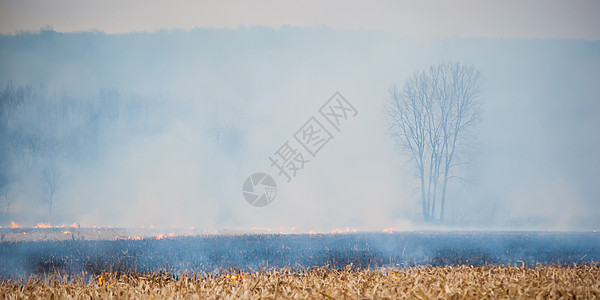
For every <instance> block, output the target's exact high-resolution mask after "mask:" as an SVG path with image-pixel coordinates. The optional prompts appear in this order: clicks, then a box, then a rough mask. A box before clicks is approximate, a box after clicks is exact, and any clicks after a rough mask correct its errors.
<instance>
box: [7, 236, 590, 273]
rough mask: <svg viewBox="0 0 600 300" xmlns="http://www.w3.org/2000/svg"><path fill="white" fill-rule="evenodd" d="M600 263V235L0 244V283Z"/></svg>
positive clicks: (212, 238)
mask: <svg viewBox="0 0 600 300" xmlns="http://www.w3.org/2000/svg"><path fill="white" fill-rule="evenodd" d="M598 261H600V233H593V232H587V233H581V232H399V233H393V234H387V233H350V234H316V235H309V234H250V235H205V236H180V237H171V238H165V239H160V240H158V239H155V238H146V239H142V240H81V239H65V240H46V241H3V242H0V277H4V278H7V277H23V276H29V275H31V274H47V273H55V272H58V273H60V274H63V275H84V276H89V275H97V274H100V273H101V272H116V273H145V272H160V271H165V272H169V273H171V274H180V273H182V272H219V271H220V270H226V269H230V268H234V269H239V270H244V271H254V270H258V269H259V268H261V269H268V268H284V267H289V268H292V269H302V268H310V267H315V266H318V267H322V266H329V267H332V268H344V267H346V266H348V265H351V266H352V267H353V268H377V267H383V266H391V267H409V266H417V265H432V266H447V265H473V266H480V265H487V264H505V265H518V266H520V265H523V264H524V265H529V266H534V265H536V264H544V265H556V264H558V265H572V264H584V263H597V262H598Z"/></svg>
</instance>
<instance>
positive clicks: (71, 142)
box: [0, 83, 164, 223]
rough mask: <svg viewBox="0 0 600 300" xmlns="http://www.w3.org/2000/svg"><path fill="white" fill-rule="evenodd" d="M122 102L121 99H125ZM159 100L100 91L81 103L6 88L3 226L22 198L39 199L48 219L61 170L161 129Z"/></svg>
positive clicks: (1, 102)
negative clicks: (128, 140) (14, 205)
mask: <svg viewBox="0 0 600 300" xmlns="http://www.w3.org/2000/svg"><path fill="white" fill-rule="evenodd" d="M125 98H127V99H125ZM161 101H162V100H160V99H158V100H157V99H141V98H136V97H123V96H122V95H120V93H119V92H118V91H114V90H100V91H99V92H98V93H97V95H94V96H90V97H87V98H77V97H71V96H70V95H69V94H68V93H66V92H64V91H63V92H59V91H50V90H47V89H45V88H44V87H34V86H30V85H29V86H14V85H13V84H10V83H9V84H7V85H6V86H5V87H4V88H3V89H2V90H1V92H0V145H1V147H0V165H1V167H0V199H1V201H2V202H1V205H2V210H1V214H0V216H2V219H4V220H2V221H3V223H5V222H6V221H10V220H9V219H8V218H10V217H11V205H13V204H14V202H15V201H18V199H20V198H23V197H26V196H27V197H28V198H31V197H34V198H38V199H39V204H40V205H45V206H46V207H47V212H48V218H51V215H52V204H53V201H54V199H53V198H54V194H55V192H56V191H57V189H58V188H59V187H60V186H61V184H62V180H61V179H62V177H63V176H62V174H63V172H64V170H63V168H64V166H67V165H85V164H95V163H97V162H98V158H99V157H100V156H101V155H102V153H103V150H104V147H105V145H106V144H107V143H108V142H110V143H111V144H113V143H119V142H124V141H126V140H127V139H129V138H131V137H132V136H135V135H139V134H151V133H152V132H156V131H157V130H160V128H161V126H162V125H163V124H162V123H161V121H160V120H159V119H157V118H152V115H153V113H154V112H156V111H158V110H162V109H164V105H162V104H161V103H163V104H164V101H162V102H161Z"/></svg>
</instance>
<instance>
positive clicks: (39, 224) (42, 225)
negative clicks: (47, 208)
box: [33, 223, 52, 228]
mask: <svg viewBox="0 0 600 300" xmlns="http://www.w3.org/2000/svg"><path fill="white" fill-rule="evenodd" d="M33 228H52V225H50V224H45V223H37V225H35V227H33Z"/></svg>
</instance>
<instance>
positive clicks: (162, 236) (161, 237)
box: [156, 234, 165, 240]
mask: <svg viewBox="0 0 600 300" xmlns="http://www.w3.org/2000/svg"><path fill="white" fill-rule="evenodd" d="M164 238H165V236H164V235H162V234H159V235H157V236H156V239H157V240H162V239H164Z"/></svg>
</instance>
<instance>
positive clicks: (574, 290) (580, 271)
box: [0, 265, 600, 299]
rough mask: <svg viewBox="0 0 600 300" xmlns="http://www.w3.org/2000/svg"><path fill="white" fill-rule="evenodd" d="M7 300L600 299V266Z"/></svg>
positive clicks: (15, 291)
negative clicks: (243, 299) (123, 299)
mask: <svg viewBox="0 0 600 300" xmlns="http://www.w3.org/2000/svg"><path fill="white" fill-rule="evenodd" d="M0 294H1V295H2V296H1V298H2V299H30V298H38V299H100V298H101V299H122V298H126V299H228V298H245V299H277V298H279V299H435V298H445V299H535V298H537V299H559V298H563V299H575V298H577V299H598V298H600V267H599V266H598V265H579V266H562V267H555V266H552V267H549V266H538V267H535V268H529V267H514V266H484V267H469V266H458V267H431V266H426V267H415V268H403V269H399V270H392V269H387V270H376V271H373V270H352V269H350V268H347V269H343V270H335V269H331V268H317V269H310V270H304V271H291V270H288V269H280V270H269V271H264V272H255V273H240V272H235V271H233V270H232V271H231V272H229V273H227V274H221V275H214V274H189V275H182V276H180V277H178V278H174V277H173V276H170V275H167V274H158V273H153V274H130V275H120V276H116V275H115V274H114V273H103V274H102V275H101V277H100V276H96V277H94V278H92V279H90V280H89V282H83V281H82V280H77V279H75V280H70V281H67V280H65V278H61V277H59V276H44V277H39V276H38V277H31V278H29V279H28V280H27V281H24V282H18V281H11V280H3V281H1V285H0Z"/></svg>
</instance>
